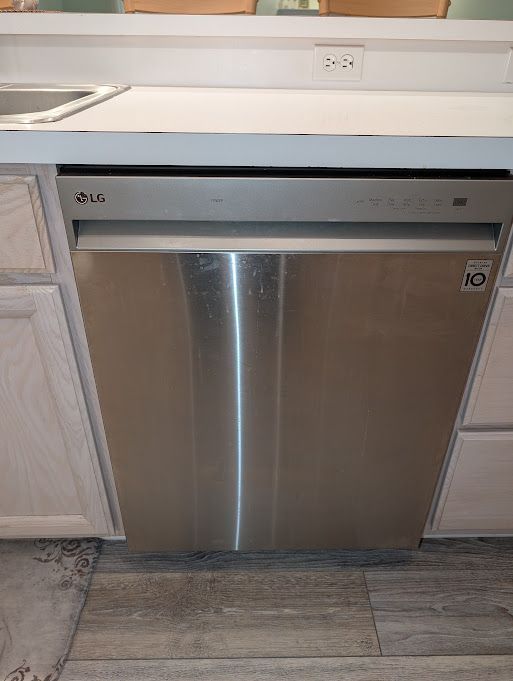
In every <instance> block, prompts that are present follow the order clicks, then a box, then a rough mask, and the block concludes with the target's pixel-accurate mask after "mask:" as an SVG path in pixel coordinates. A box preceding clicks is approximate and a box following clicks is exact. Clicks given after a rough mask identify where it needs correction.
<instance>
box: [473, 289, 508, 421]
mask: <svg viewBox="0 0 513 681" xmlns="http://www.w3.org/2000/svg"><path fill="white" fill-rule="evenodd" d="M463 422H464V424H465V425H467V424H471V425H501V426H513V289H508V288H501V289H499V292H498V296H497V300H496V301H495V305H494V309H493V312H492V317H491V320H490V325H489V327H488V330H487V333H486V338H485V341H484V344H483V348H482V351H481V356H480V359H479V362H478V366H477V370H476V375H475V377H474V382H473V385H472V388H471V392H470V397H469V401H468V405H467V409H466V411H465V415H464V418H463Z"/></svg>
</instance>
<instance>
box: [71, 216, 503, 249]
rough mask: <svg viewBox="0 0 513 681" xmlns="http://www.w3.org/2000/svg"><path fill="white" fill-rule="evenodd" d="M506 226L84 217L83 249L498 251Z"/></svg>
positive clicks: (79, 235)
mask: <svg viewBox="0 0 513 681" xmlns="http://www.w3.org/2000/svg"><path fill="white" fill-rule="evenodd" d="M500 232H501V225H498V224H491V223H472V222H467V223H463V224H460V223H454V222H448V223H444V222H441V223H438V222H436V223H419V222H415V223H410V222H389V223H383V222H372V223H369V222H324V223H319V222H300V223H298V222H191V221H188V222H184V221H178V220H175V221H169V222H163V221H159V220H144V221H131V220H80V221H79V222H78V229H77V250H86V251H166V252H174V251H177V252H197V251H198V249H200V250H201V251H202V252H206V251H214V252H215V251H226V250H234V251H238V252H242V251H246V252H251V253H255V252H264V253H265V252H267V253H269V252H280V253H299V252H307V253H312V252H319V251H320V252H322V253H327V252H332V251H334V252H344V253H351V252H360V253H361V252H366V253H372V252H378V253H407V252H416V253H417V252H424V253H429V252H436V251H444V252H447V251H460V252H461V251H485V250H486V251H494V250H495V249H496V247H497V244H498V242H499V240H500Z"/></svg>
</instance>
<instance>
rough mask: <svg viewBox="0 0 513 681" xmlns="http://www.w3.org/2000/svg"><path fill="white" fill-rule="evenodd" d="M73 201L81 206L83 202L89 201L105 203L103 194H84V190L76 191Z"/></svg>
mask: <svg viewBox="0 0 513 681" xmlns="http://www.w3.org/2000/svg"><path fill="white" fill-rule="evenodd" d="M75 201H76V203H79V204H80V205H81V206H83V205H84V204H85V203H88V202H89V201H90V202H91V203H105V195H104V194H86V193H85V192H77V193H76V194H75Z"/></svg>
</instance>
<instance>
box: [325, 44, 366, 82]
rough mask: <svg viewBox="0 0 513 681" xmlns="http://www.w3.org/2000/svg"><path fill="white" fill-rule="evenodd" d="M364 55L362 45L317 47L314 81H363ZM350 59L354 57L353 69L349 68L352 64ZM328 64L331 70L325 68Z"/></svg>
mask: <svg viewBox="0 0 513 681" xmlns="http://www.w3.org/2000/svg"><path fill="white" fill-rule="evenodd" d="M363 53H364V48H363V46H362V45H315V47H314V60H313V79H314V80H338V81H343V80H361V79H362V70H363ZM349 57H352V68H348V67H347V64H348V63H351V59H350V58H349ZM333 63H334V64H335V66H334V67H333V66H332V64H333ZM326 64H329V68H325V66H326Z"/></svg>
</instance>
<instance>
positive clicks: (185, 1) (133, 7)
mask: <svg viewBox="0 0 513 681" xmlns="http://www.w3.org/2000/svg"><path fill="white" fill-rule="evenodd" d="M0 1H1V0H0ZM256 3H257V0H125V12H129V13H131V12H148V13H155V14H255V12H256Z"/></svg>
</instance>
